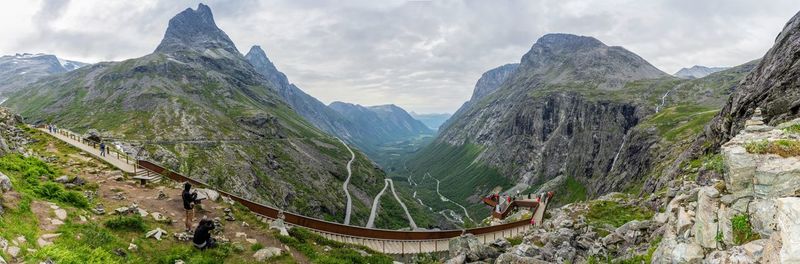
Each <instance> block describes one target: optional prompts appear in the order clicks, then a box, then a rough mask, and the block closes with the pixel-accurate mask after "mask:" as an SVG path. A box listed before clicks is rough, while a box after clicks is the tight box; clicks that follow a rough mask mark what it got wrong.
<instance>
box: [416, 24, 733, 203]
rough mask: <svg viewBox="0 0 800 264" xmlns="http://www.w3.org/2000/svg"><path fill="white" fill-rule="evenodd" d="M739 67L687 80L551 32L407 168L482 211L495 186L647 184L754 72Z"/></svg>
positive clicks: (596, 189) (574, 191)
mask: <svg viewBox="0 0 800 264" xmlns="http://www.w3.org/2000/svg"><path fill="white" fill-rule="evenodd" d="M504 67H505V66H503V67H500V68H496V69H493V70H492V71H497V70H501V71H507V70H503V68H504ZM743 68H748V67H746V66H742V67H740V68H736V69H731V70H729V71H723V72H719V73H717V74H712V75H710V76H707V77H706V78H700V79H695V80H684V79H679V78H675V77H672V76H670V75H668V74H666V73H664V72H662V71H660V70H658V69H657V68H655V67H653V66H652V65H651V64H650V63H648V62H647V61H645V60H644V59H642V58H641V57H639V56H638V55H636V54H634V53H632V52H630V51H627V50H626V49H624V48H622V47H610V46H606V45H605V44H603V43H602V42H600V41H599V40H597V39H595V38H592V37H585V36H575V35H568V34H548V35H545V36H543V37H542V38H540V39H539V40H537V42H536V43H534V45H533V46H532V47H531V49H530V51H529V52H528V53H527V54H525V55H524V56H523V57H522V59H521V61H520V64H519V66H517V68H516V69H515V70H514V71H513V72H512V73H511V74H509V75H505V74H501V75H498V76H501V77H503V76H505V80H502V78H501V79H500V80H499V81H494V82H482V81H479V82H478V85H476V90H481V91H480V92H476V93H473V94H474V95H475V94H478V96H473V97H476V98H477V100H472V99H471V100H470V101H469V102H467V103H465V104H464V106H463V107H462V108H461V109H460V110H459V111H458V112H457V113H456V114H455V115H454V116H453V117H452V118H451V119H450V120H449V121H448V122H447V123H446V124H445V125H444V126H443V127H442V128H440V130H439V134H438V137H437V138H436V139H435V140H434V142H433V143H431V144H430V145H428V146H427V147H425V148H423V149H422V150H420V151H419V152H418V153H417V154H415V155H414V156H413V157H412V158H411V159H410V160H409V161H408V167H409V169H408V172H407V173H406V174H407V175H426V177H427V176H428V175H430V176H431V177H434V178H435V179H438V180H439V181H440V184H441V185H443V186H448V188H447V189H443V190H440V191H439V192H440V193H441V195H444V196H445V197H448V198H449V199H450V200H453V201H456V202H458V203H460V204H461V205H463V206H465V207H467V209H468V211H469V212H470V213H471V214H474V215H479V214H483V215H485V214H488V211H486V210H485V208H484V207H483V206H482V205H481V204H480V202H479V199H480V197H481V195H485V194H487V193H489V192H490V191H491V190H493V189H498V188H499V189H502V190H505V191H507V192H509V193H514V192H515V191H523V192H532V191H536V190H537V189H539V187H542V186H549V187H542V188H544V189H547V190H552V189H553V188H554V186H556V187H558V186H560V187H558V188H567V187H566V186H571V187H570V188H571V189H559V190H560V191H559V192H560V193H561V194H560V197H561V198H560V199H559V200H557V201H556V202H557V203H568V202H571V201H574V200H575V199H581V198H580V197H592V196H596V195H600V194H603V193H607V192H610V191H625V190H628V191H635V190H641V189H642V188H644V187H643V185H645V183H646V182H647V179H648V178H651V177H652V178H657V177H658V176H659V175H654V174H656V173H657V171H658V170H656V169H654V167H660V166H663V164H665V163H668V162H669V161H671V160H672V159H674V157H675V156H673V154H674V155H677V154H679V153H680V151H682V150H683V149H684V148H685V147H686V142H687V140H689V139H690V138H691V137H693V136H695V135H696V134H698V133H700V132H702V127H703V124H705V123H706V122H708V121H709V120H710V119H711V118H712V117H713V116H714V115H715V114H716V111H717V109H719V108H720V107H721V105H722V104H723V103H724V100H725V98H726V97H727V96H728V94H730V92H731V91H732V88H733V87H735V84H736V83H737V82H738V81H739V80H741V78H742V77H743V75H744V74H746V71H745V70H742V69H743ZM492 71H490V72H487V74H484V75H483V76H482V78H485V77H486V76H493V75H494V74H493V73H492ZM482 83H489V84H491V85H490V86H489V87H488V88H487V87H481V86H480V84H482ZM498 83H499V84H498ZM483 91H492V92H490V93H488V94H486V93H485V92H483ZM484 94H486V95H484ZM414 177H415V178H416V177H420V176H414ZM416 179H419V178H416ZM567 183H569V184H567ZM433 184H436V182H433ZM648 187H652V186H648ZM432 188H435V187H430V186H421V187H419V188H417V189H416V190H417V191H418V196H422V197H429V198H430V199H431V200H435V199H436V198H437V197H438V195H439V194H438V193H435V192H426V190H425V189H432ZM434 190H435V189H434ZM584 190H585V191H584ZM442 209H443V208H442V207H440V208H434V210H442Z"/></svg>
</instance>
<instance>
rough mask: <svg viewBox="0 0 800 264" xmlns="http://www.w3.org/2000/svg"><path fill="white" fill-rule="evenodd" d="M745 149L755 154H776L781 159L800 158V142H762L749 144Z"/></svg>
mask: <svg viewBox="0 0 800 264" xmlns="http://www.w3.org/2000/svg"><path fill="white" fill-rule="evenodd" d="M744 148H745V149H746V150H747V152H749V153H753V154H776V155H779V156H781V157H784V158H786V157H795V156H800V141H797V140H788V139H779V140H775V141H768V140H766V139H765V140H761V141H753V142H747V144H745V146H744Z"/></svg>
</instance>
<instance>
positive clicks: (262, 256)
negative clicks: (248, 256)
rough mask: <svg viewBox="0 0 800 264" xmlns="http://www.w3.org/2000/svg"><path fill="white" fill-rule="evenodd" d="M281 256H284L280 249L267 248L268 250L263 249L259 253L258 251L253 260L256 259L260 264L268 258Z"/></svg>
mask: <svg viewBox="0 0 800 264" xmlns="http://www.w3.org/2000/svg"><path fill="white" fill-rule="evenodd" d="M281 254H283V250H281V249H280V248H276V247H267V248H262V249H259V250H258V251H256V253H255V254H253V258H255V259H256V260H257V261H259V262H264V261H266V260H267V259H268V258H271V257H274V256H280V255H281Z"/></svg>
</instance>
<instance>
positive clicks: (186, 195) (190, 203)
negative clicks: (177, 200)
mask: <svg viewBox="0 0 800 264" xmlns="http://www.w3.org/2000/svg"><path fill="white" fill-rule="evenodd" d="M181 197H182V198H183V209H186V210H192V208H194V202H195V200H197V193H191V192H189V190H183V194H181Z"/></svg>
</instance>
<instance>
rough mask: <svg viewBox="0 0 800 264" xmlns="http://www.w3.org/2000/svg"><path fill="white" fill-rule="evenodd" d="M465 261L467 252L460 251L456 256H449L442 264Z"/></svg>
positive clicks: (454, 263) (459, 263)
mask: <svg viewBox="0 0 800 264" xmlns="http://www.w3.org/2000/svg"><path fill="white" fill-rule="evenodd" d="M466 261H467V254H464V253H461V254H459V255H458V256H455V257H450V259H448V260H447V261H445V262H444V264H464V262H466Z"/></svg>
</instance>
